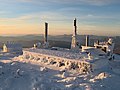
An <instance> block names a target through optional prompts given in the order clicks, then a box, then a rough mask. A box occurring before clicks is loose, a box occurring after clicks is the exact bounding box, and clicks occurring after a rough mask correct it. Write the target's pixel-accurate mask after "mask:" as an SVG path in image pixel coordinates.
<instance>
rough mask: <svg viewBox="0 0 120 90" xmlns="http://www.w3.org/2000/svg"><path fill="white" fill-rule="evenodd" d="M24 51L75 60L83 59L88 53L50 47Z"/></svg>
mask: <svg viewBox="0 0 120 90" xmlns="http://www.w3.org/2000/svg"><path fill="white" fill-rule="evenodd" d="M24 51H29V52H34V53H39V54H43V55H49V56H54V57H61V58H66V59H74V60H82V59H83V58H84V57H85V56H86V55H87V54H82V53H75V52H70V51H57V50H49V49H34V48H31V49H25V50H24Z"/></svg>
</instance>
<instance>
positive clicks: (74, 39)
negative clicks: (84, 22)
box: [71, 18, 79, 49]
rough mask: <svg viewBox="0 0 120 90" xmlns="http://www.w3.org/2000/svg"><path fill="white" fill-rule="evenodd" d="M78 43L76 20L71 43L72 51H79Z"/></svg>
mask: <svg viewBox="0 0 120 90" xmlns="http://www.w3.org/2000/svg"><path fill="white" fill-rule="evenodd" d="M78 48H79V46H78V42H77V20H76V18H75V19H74V30H73V35H72V42H71V49H78Z"/></svg>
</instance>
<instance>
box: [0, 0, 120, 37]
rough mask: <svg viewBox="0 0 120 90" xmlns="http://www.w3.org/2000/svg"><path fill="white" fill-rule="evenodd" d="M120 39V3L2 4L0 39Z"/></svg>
mask: <svg viewBox="0 0 120 90" xmlns="http://www.w3.org/2000/svg"><path fill="white" fill-rule="evenodd" d="M74 18H77V32H78V34H80V35H86V34H89V35H104V36H105V35H107V36H116V35H117V36H120V0H0V35H1V36H2V35H25V34H44V23H45V22H48V23H49V34H50V35H63V34H72V33H73V29H74V27H73V20H74Z"/></svg>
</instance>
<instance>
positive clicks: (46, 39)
mask: <svg viewBox="0 0 120 90" xmlns="http://www.w3.org/2000/svg"><path fill="white" fill-rule="evenodd" d="M48 47H49V42H48V23H47V22H45V35H44V44H43V48H48Z"/></svg>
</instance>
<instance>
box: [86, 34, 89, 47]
mask: <svg viewBox="0 0 120 90" xmlns="http://www.w3.org/2000/svg"><path fill="white" fill-rule="evenodd" d="M86 46H89V35H87V36H86Z"/></svg>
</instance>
